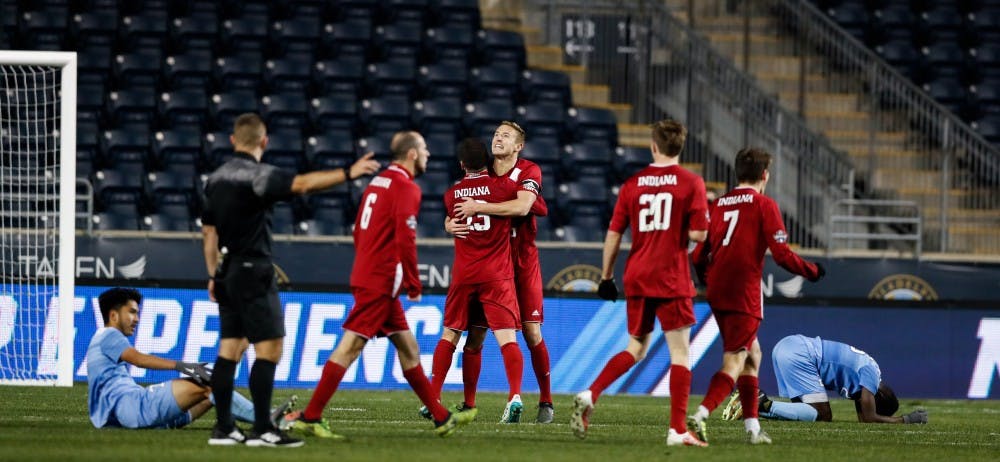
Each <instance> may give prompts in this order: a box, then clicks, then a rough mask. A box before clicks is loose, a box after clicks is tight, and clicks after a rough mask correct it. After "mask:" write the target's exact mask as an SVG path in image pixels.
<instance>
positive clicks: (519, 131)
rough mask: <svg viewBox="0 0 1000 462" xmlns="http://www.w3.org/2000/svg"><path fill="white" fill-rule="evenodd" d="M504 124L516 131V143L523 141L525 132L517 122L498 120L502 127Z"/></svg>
mask: <svg viewBox="0 0 1000 462" xmlns="http://www.w3.org/2000/svg"><path fill="white" fill-rule="evenodd" d="M504 125H506V126H508V127H510V128H513V129H514V131H515V132H517V140H516V141H517V142H518V143H523V142H524V138H525V136H527V134H526V133H525V131H524V129H523V128H521V126H520V125H518V124H517V122H514V121H512V120H504V121H501V122H500V126H501V127H502V126H504Z"/></svg>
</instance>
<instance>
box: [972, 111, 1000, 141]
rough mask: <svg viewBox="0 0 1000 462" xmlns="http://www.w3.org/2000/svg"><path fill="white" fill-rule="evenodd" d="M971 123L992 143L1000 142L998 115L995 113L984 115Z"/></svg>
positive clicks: (999, 119)
mask: <svg viewBox="0 0 1000 462" xmlns="http://www.w3.org/2000/svg"><path fill="white" fill-rule="evenodd" d="M973 125H974V126H975V128H976V131H977V132H979V134H980V135H983V137H984V138H986V139H987V140H989V141H992V142H994V143H1000V117H997V116H996V115H990V116H986V117H984V118H983V119H980V120H978V121H976V123H975V124H973Z"/></svg>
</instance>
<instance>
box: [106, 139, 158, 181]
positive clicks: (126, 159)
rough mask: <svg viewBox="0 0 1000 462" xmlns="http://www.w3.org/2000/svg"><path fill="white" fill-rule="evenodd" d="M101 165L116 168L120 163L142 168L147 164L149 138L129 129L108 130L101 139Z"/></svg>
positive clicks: (141, 169) (141, 170) (142, 171)
mask: <svg viewBox="0 0 1000 462" xmlns="http://www.w3.org/2000/svg"><path fill="white" fill-rule="evenodd" d="M101 152H102V157H103V160H104V162H102V165H111V166H115V167H118V166H120V165H121V164H122V163H130V164H138V165H139V166H140V169H139V171H140V172H141V173H142V174H143V175H145V171H144V169H143V168H141V167H142V166H144V165H146V164H147V163H148V162H149V137H148V135H147V134H146V133H143V132H141V131H137V130H131V129H121V130H109V131H106V132H104V135H103V136H102V137H101Z"/></svg>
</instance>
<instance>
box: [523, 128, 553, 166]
mask: <svg viewBox="0 0 1000 462" xmlns="http://www.w3.org/2000/svg"><path fill="white" fill-rule="evenodd" d="M529 136H530V134H529ZM520 157H523V158H525V159H528V160H530V161H532V162H534V163H536V164H538V165H539V166H542V165H551V166H553V167H552V168H554V169H558V168H559V165H560V162H561V159H562V148H561V147H560V145H559V143H557V142H556V141H554V140H535V139H530V138H529V139H528V140H527V141H526V142H525V143H524V149H523V150H522V151H521V154H520Z"/></svg>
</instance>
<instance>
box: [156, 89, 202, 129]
mask: <svg viewBox="0 0 1000 462" xmlns="http://www.w3.org/2000/svg"><path fill="white" fill-rule="evenodd" d="M157 112H158V119H159V121H160V125H161V126H162V127H166V128H188V129H195V130H200V129H201V128H202V127H204V126H205V122H206V119H207V117H208V96H207V95H206V94H205V90H203V89H185V90H179V91H173V92H167V93H163V94H161V95H160V100H159V104H158V111H157Z"/></svg>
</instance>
